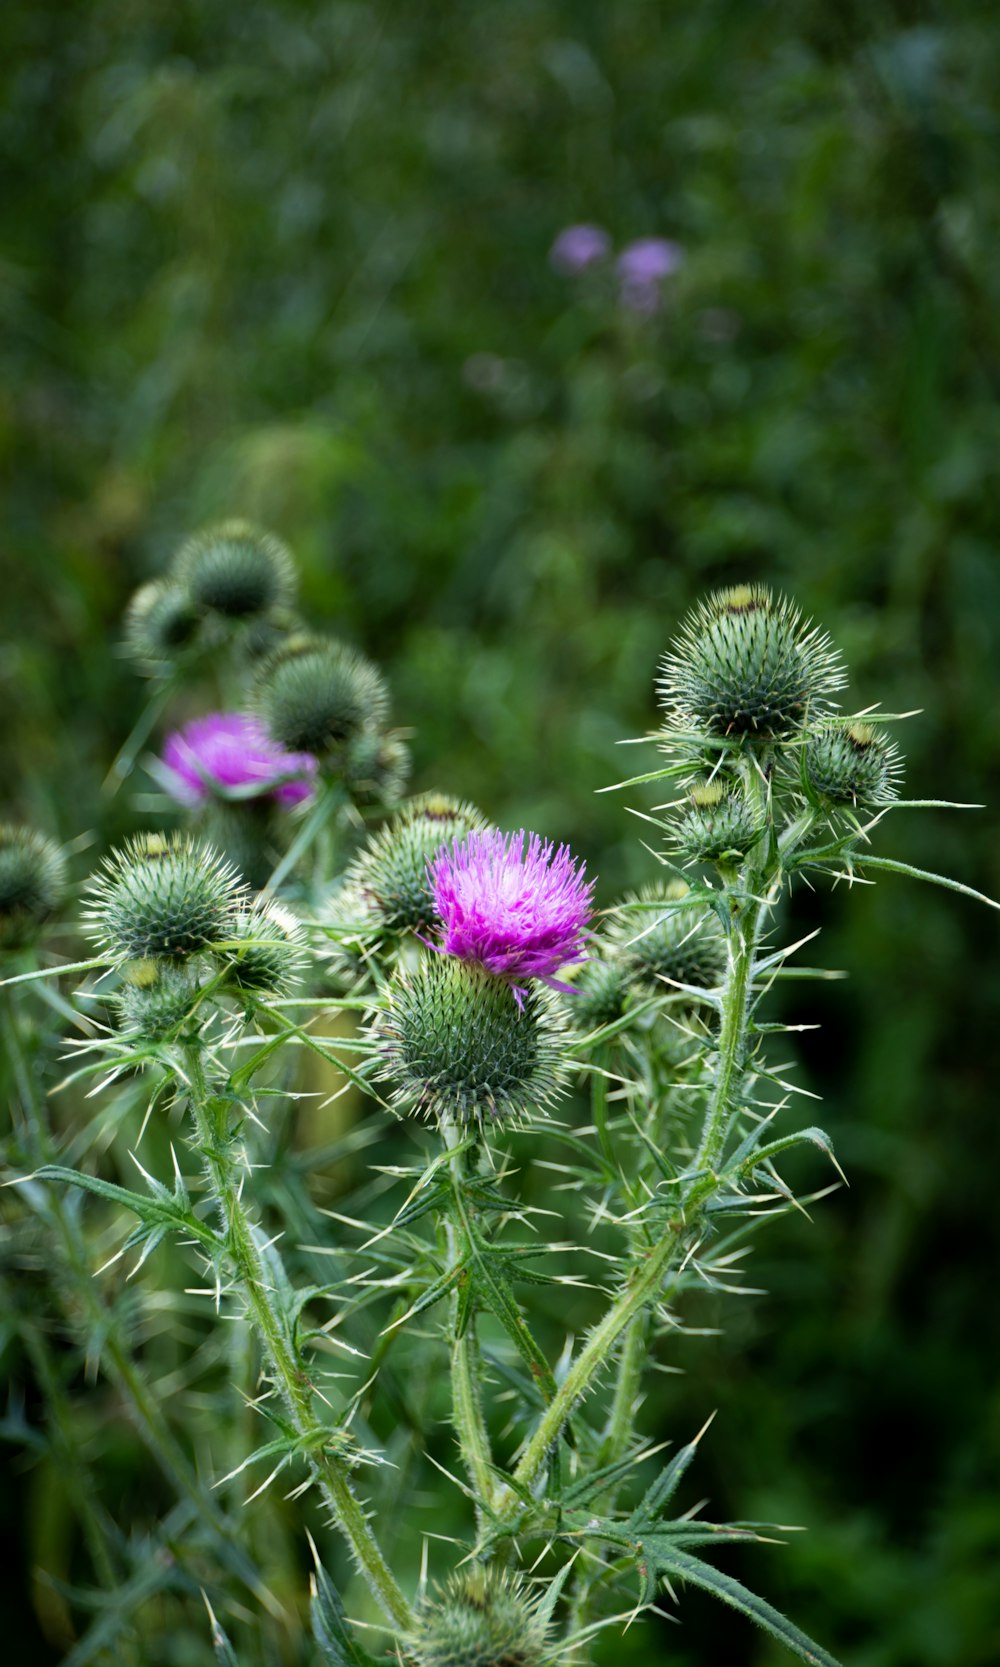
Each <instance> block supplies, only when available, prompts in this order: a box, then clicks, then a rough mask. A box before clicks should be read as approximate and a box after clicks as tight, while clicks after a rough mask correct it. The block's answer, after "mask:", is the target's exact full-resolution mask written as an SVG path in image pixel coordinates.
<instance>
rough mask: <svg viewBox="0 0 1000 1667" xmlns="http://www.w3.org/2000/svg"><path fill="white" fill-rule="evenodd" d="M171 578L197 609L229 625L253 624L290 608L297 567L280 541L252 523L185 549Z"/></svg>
mask: <svg viewBox="0 0 1000 1667" xmlns="http://www.w3.org/2000/svg"><path fill="white" fill-rule="evenodd" d="M172 573H173V578H174V580H175V582H176V583H177V584H178V585H179V586H180V588H181V589H182V590H183V591H185V592H186V593H187V595H188V596H189V597H190V598H191V601H192V602H193V603H194V604H195V606H196V607H197V608H200V609H204V610H205V611H206V612H208V613H214V614H220V615H222V616H223V618H225V619H231V620H242V619H252V618H253V617H254V616H255V615H258V614H265V613H268V612H270V611H271V610H272V609H274V608H279V607H287V605H288V604H289V603H290V602H291V600H292V598H293V597H294V594H295V566H294V563H293V561H292V558H291V556H290V554H289V552H288V550H287V549H286V548H285V546H284V544H282V542H281V540H280V539H277V538H275V537H274V536H273V535H272V534H271V533H266V532H262V531H261V530H260V528H259V527H254V526H252V525H251V524H250V523H249V522H248V521H224V522H223V523H222V524H221V525H220V526H217V527H208V528H207V529H206V530H205V531H204V532H200V533H196V534H195V536H194V537H193V538H189V539H188V541H187V543H186V544H184V545H182V546H181V549H180V550H179V551H178V553H177V556H176V557H175V559H174V563H173V570H172Z"/></svg>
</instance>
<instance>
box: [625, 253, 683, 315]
mask: <svg viewBox="0 0 1000 1667" xmlns="http://www.w3.org/2000/svg"><path fill="white" fill-rule="evenodd" d="M683 264H684V250H683V249H682V248H681V245H680V244H679V243H674V242H672V241H671V239H670V238H668V237H640V238H638V239H637V240H636V242H635V243H630V244H629V245H628V247H627V248H625V249H623V250H622V252H621V254H620V255H619V256H618V259H617V261H616V262H615V266H616V268H617V271H618V278H619V282H620V288H619V292H618V293H619V299H620V300H621V303H622V306H623V307H627V308H628V310H629V311H630V312H634V313H644V314H646V315H647V316H649V315H650V314H652V313H655V312H658V311H659V308H660V305H661V301H662V296H661V290H660V286H661V284H662V283H663V280H664V279H665V278H670V277H672V276H673V274H674V273H675V272H676V271H677V270H678V268H679V267H680V266H682V265H683Z"/></svg>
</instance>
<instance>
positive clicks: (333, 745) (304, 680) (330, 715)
mask: <svg viewBox="0 0 1000 1667" xmlns="http://www.w3.org/2000/svg"><path fill="white" fill-rule="evenodd" d="M388 708H389V695H388V691H387V689H386V686H385V683H384V681H383V679H382V674H381V672H380V671H379V670H378V669H377V667H375V666H374V665H372V663H371V661H370V660H366V659H365V658H364V656H363V655H361V654H358V653H356V652H355V650H354V649H353V648H348V647H346V645H345V644H344V643H339V642H333V641H331V640H330V639H324V638H319V637H293V638H290V639H289V641H288V642H287V643H286V644H285V646H284V647H283V648H281V649H279V650H278V652H277V653H276V654H273V655H272V656H271V658H270V659H269V660H267V661H266V662H265V664H264V665H263V667H262V668H261V676H260V682H259V684H258V689H257V711H258V713H259V715H260V717H261V719H262V721H263V723H264V727H265V728H266V729H267V731H268V733H269V734H270V735H271V737H272V738H273V739H274V740H275V741H277V742H278V744H279V746H282V747H286V748H287V749H288V751H289V752H309V753H315V754H316V755H317V757H319V758H326V759H329V758H330V757H331V756H335V757H336V758H337V760H338V762H340V763H342V761H343V755H344V753H345V750H346V748H347V747H348V746H349V744H350V743H351V742H352V741H354V740H356V739H357V737H358V736H359V735H360V734H361V733H362V732H363V731H364V730H366V729H369V728H372V727H374V728H378V727H379V726H380V725H381V724H382V723H383V722H384V720H385V717H386V713H387V712H388Z"/></svg>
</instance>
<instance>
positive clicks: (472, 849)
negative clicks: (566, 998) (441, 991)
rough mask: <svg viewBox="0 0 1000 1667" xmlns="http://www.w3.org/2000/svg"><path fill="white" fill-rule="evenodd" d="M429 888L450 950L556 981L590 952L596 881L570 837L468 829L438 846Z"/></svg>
mask: <svg viewBox="0 0 1000 1667" xmlns="http://www.w3.org/2000/svg"><path fill="white" fill-rule="evenodd" d="M430 880H431V890H432V892H433V896H434V903H435V906H436V908H437V913H438V916H439V917H440V919H441V921H442V922H443V925H444V937H443V940H442V942H441V943H440V945H438V946H437V947H439V948H440V949H441V950H443V952H444V953H445V954H446V955H457V956H459V957H460V958H461V959H462V960H465V961H476V962H478V963H479V965H480V966H482V967H485V969H486V971H487V972H490V973H493V974H495V975H497V976H500V977H503V978H509V979H510V980H511V981H512V983H513V984H514V985H515V987H519V986H521V985H522V984H523V983H524V980H525V979H529V978H541V979H544V980H546V981H547V982H550V983H553V982H555V979H554V975H555V974H556V973H557V972H558V971H559V968H560V967H562V966H564V965H565V964H566V963H567V962H568V961H576V960H579V959H580V958H581V956H582V955H583V953H584V933H585V931H586V927H587V922H588V920H589V917H590V911H591V905H592V893H593V884H592V882H589V881H587V880H586V879H585V878H584V864H583V863H578V862H577V861H576V860H575V859H574V857H573V855H572V853H571V851H570V849H569V846H568V845H560V846H559V848H558V849H556V848H555V847H554V846H553V844H552V842H551V840H543V839H541V838H540V837H539V835H538V834H534V833H533V834H526V833H525V831H524V829H523V828H522V829H521V831H520V832H519V833H514V834H504V833H500V832H499V830H497V829H490V830H487V831H485V832H481V833H472V834H469V835H468V837H467V838H466V839H463V840H455V841H454V842H453V843H452V844H451V845H450V846H446V847H445V848H444V849H443V850H441V851H439V852H438V855H437V856H436V857H435V859H434V861H433V862H432V864H431V867H430Z"/></svg>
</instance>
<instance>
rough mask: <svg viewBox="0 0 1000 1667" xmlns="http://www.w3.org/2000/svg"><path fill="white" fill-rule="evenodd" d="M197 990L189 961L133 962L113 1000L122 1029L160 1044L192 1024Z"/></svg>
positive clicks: (196, 982)
mask: <svg viewBox="0 0 1000 1667" xmlns="http://www.w3.org/2000/svg"><path fill="white" fill-rule="evenodd" d="M200 989H201V986H200V984H199V981H198V976H197V972H196V970H195V964H194V963H192V962H190V961H186V962H183V961H161V960H148V959H147V960H142V961H136V962H133V963H132V964H131V966H129V967H128V968H127V969H126V975H125V978H124V981H123V983H122V986H121V988H120V990H119V991H118V992H117V994H116V996H115V997H114V1001H115V1005H116V1007H117V1009H118V1018H119V1023H120V1025H121V1028H122V1029H123V1030H126V1031H130V1032H131V1033H132V1034H133V1035H135V1036H139V1037H141V1038H142V1040H143V1041H146V1042H162V1041H164V1040H165V1038H166V1037H168V1036H171V1035H173V1034H174V1033H175V1032H176V1031H177V1030H179V1029H180V1028H181V1027H182V1026H183V1025H185V1024H187V1023H188V1022H189V1021H190V1020H191V1018H192V1017H193V1015H194V1014H195V1012H196V1011H197V1009H198V998H199V994H200ZM205 1016H206V1017H207V1012H206V1014H205Z"/></svg>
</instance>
